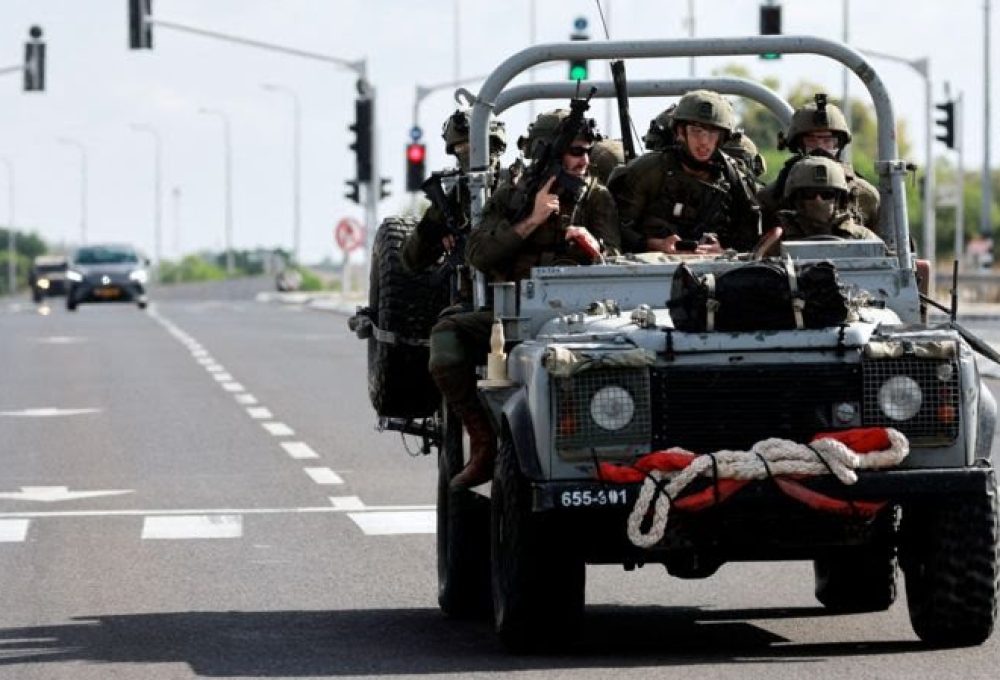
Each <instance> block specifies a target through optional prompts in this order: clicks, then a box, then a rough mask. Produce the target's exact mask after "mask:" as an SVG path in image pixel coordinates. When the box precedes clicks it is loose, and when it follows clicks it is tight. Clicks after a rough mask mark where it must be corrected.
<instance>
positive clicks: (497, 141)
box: [441, 109, 507, 155]
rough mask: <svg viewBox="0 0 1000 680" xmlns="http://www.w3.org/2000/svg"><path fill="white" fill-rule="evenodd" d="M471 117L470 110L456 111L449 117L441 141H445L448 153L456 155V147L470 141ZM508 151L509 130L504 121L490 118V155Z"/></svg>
mask: <svg viewBox="0 0 1000 680" xmlns="http://www.w3.org/2000/svg"><path fill="white" fill-rule="evenodd" d="M470 120H471V117H470V116H469V110H468V109H456V110H455V113H453V114H451V115H450V116H448V118H447V119H445V121H444V126H443V127H442V128H441V139H443V140H444V144H445V147H444V150H445V152H446V153H449V154H453V155H454V153H455V145H456V144H461V143H462V142H467V141H469V123H470ZM506 149H507V129H506V127H505V126H504V123H503V121H500V120H497V119H495V118H493V117H492V116H490V153H491V154H501V153H503V152H504V151H505V150H506Z"/></svg>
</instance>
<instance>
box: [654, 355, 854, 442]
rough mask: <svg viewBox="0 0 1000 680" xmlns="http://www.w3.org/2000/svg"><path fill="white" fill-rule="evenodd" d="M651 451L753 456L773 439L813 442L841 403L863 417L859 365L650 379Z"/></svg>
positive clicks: (702, 370) (683, 369)
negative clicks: (750, 451) (729, 452)
mask: <svg viewBox="0 0 1000 680" xmlns="http://www.w3.org/2000/svg"><path fill="white" fill-rule="evenodd" d="M650 380H651V390H652V397H653V417H652V426H653V448H654V449H659V448H668V447H674V446H679V447H682V448H685V449H688V450H690V451H693V452H695V453H709V452H712V451H718V450H720V449H739V450H745V449H749V448H750V447H751V446H753V444H754V443H755V442H758V441H760V440H762V439H767V438H769V437H780V438H783V439H791V440H793V441H798V442H805V441H808V440H809V439H810V438H811V437H812V436H813V435H814V434H816V433H817V432H821V431H824V430H831V429H843V428H845V427H852V426H853V427H856V426H858V425H860V417H858V419H857V422H854V423H837V422H835V421H834V409H835V407H836V405H837V404H850V405H852V406H853V408H854V409H855V410H856V411H857V412H858V413H859V414H860V409H861V407H860V403H861V367H860V366H859V365H858V364H803V363H793V364H767V365H759V364H758V365H755V366H697V367H695V366H676V365H672V366H666V367H662V368H656V369H654V370H653V371H652V372H651V379H650Z"/></svg>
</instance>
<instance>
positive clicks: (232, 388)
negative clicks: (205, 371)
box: [220, 382, 246, 392]
mask: <svg viewBox="0 0 1000 680" xmlns="http://www.w3.org/2000/svg"><path fill="white" fill-rule="evenodd" d="M220 384H221V385H222V389H224V390H225V391H226V392H245V391H246V388H244V387H243V385H241V384H239V383H238V382H224V383H220Z"/></svg>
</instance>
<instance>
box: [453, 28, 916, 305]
mask: <svg viewBox="0 0 1000 680" xmlns="http://www.w3.org/2000/svg"><path fill="white" fill-rule="evenodd" d="M772 52H773V53H778V54H813V55H818V56H824V57H828V58H830V59H832V60H834V61H837V62H839V63H841V64H842V65H844V66H845V67H847V68H848V69H850V70H851V71H853V72H854V73H855V74H856V75H857V76H858V77H859V78H860V79H861V81H862V83H863V84H864V85H865V87H866V88H867V89H868V93H869V94H870V95H871V98H872V102H873V104H874V107H875V118H876V125H877V148H876V154H877V155H876V160H875V169H876V171H877V172H878V177H879V180H878V185H879V193H880V195H881V199H882V201H881V209H880V217H879V231H880V232H881V233H882V234H884V235H885V236H887V237H888V240H889V241H891V242H890V243H889V246H890V248H893V249H894V250H895V255H896V258H897V260H898V263H899V268H900V269H901V270H902V271H903V272H912V270H913V259H912V255H911V253H910V249H909V233H910V230H909V223H908V220H907V212H906V183H905V180H906V172H907V170H906V163H905V162H904V161H902V160H901V159H899V158H898V156H899V150H898V145H897V142H896V132H895V130H896V123H895V121H896V118H895V112H894V108H893V104H892V100H891V99H890V97H889V93H888V90H887V89H886V87H885V85H884V83H883V82H882V79H881V78H880V77H879V75H878V73H877V72H876V71H875V68H874V67H873V66H872V65H871V64H870V63H869V62H868V61H867V60H866V59H865V57H864V56H863V55H862V54H861V53H860V52H858V51H857V50H855V49H853V48H851V47H849V46H847V45H845V44H843V43H840V42H837V41H834V40H827V39H825V38H817V37H814V36H748V37H743V38H691V39H681V40H628V41H615V40H612V41H606V42H605V41H601V42H589V41H575V42H562V43H546V44H541V45H535V46H533V47H528V48H526V49H523V50H521V51H520V52H517V53H516V54H514V55H512V56H510V57H509V58H507V59H506V60H505V61H503V62H502V63H501V64H500V65H499V66H497V67H496V69H494V70H493V72H492V73H491V74H490V75H489V76H488V77H487V78H486V80H485V82H484V83H483V85H482V86H481V87H480V89H479V93H478V95H476V96H474V97H472V116H471V124H470V134H469V142H470V147H471V149H470V161H471V162H470V165H471V168H470V177H469V188H470V191H471V195H472V224H473V227H475V226H478V224H479V222H480V221H481V220H482V211H483V206H484V205H485V203H486V200H487V198H488V188H487V187H488V173H489V169H488V153H489V127H488V121H489V116H490V114H491V113H494V112H495V111H496V110H497V108H498V106H499V105H500V104H504V106H505V108H506V107H509V106H511V105H512V104H513V103H516V102H515V99H518V98H519V97H520V96H521V93H526V92H528V91H531V94H532V96H534V97H542V96H543V95H542V93H540V92H539V91H538V90H539V89H541V87H542V86H540V85H536V86H534V89H532V86H530V85H529V86H519V87H517V88H511V89H510V92H515V93H516V94H509V93H506V96H507V97H508V98H509V101H508V100H507V99H502V97H503V96H504V95H505V90H504V88H506V86H507V85H508V84H509V83H510V82H511V80H513V79H514V78H515V77H516V76H517V75H519V74H520V73H523V72H524V71H526V70H527V69H529V68H531V67H533V66H536V65H538V64H543V63H545V62H550V61H563V60H568V59H648V58H662V57H699V56H736V55H744V54H763V53H772ZM565 85H566V84H565V83H560V84H559V86H560V87H565ZM596 85H597V84H596V83H588V82H581V83H580V91H581V92H587V91H589V88H590V87H591V86H596ZM601 85H602V87H600V88H599V92H601V91H603V92H605V93H607V92H608V91H607V88H606V87H605V86H606V85H607V83H603V84H601ZM570 86H571V87H572V88H573V90H574V91H575V90H576V84H575V83H572V84H570ZM692 89H694V88H692ZM765 89H766V88H765ZM553 90H555V88H553ZM637 94H638V93H637V92H633V91H632V88H631V86H630V91H629V96H633V95H637ZM657 94H666V93H665V92H657ZM757 94H759V92H758V93H754V94H750V93H748V94H747V95H746V96H749V97H751V98H753V99H757V96H756V95H757ZM559 95H562V96H565V95H564V94H563V93H562V91H560V92H559ZM559 95H557V94H555V92H553V94H552V96H553V97H555V96H559ZM595 96H598V95H596V94H595ZM605 96H608V95H607V94H605ZM646 96H650V95H646ZM758 101H761V100H759V99H758ZM761 103H762V104H765V105H767V102H766V101H761ZM769 108H770V107H769ZM479 281H482V277H481V276H477V286H476V288H477V290H476V295H477V298H478V300H480V301H481V300H484V299H485V298H483V297H479V296H480V293H481V291H482V292H485V289H484V287H483V286H481V285H479Z"/></svg>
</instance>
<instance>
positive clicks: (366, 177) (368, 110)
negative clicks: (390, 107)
mask: <svg viewBox="0 0 1000 680" xmlns="http://www.w3.org/2000/svg"><path fill="white" fill-rule="evenodd" d="M373 108H374V102H373V101H372V100H371V99H369V98H368V97H364V98H360V99H355V100H354V124H353V125H349V126H348V129H349V130H351V131H352V132H353V133H354V135H355V140H354V142H353V143H352V144H351V145H350V147H349V148H350V149H351V151H353V152H354V154H355V157H356V161H357V169H358V172H357V177H356V178H355V179H357V180H358V181H359V182H370V181H371V180H372V113H373V111H372V110H373Z"/></svg>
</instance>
